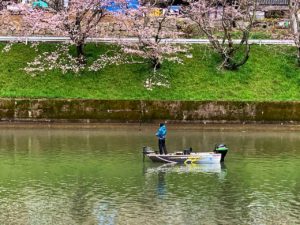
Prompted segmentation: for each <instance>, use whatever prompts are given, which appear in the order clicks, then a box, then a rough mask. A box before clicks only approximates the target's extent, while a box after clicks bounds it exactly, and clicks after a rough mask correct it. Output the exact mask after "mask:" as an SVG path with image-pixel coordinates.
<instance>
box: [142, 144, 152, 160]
mask: <svg viewBox="0 0 300 225" xmlns="http://www.w3.org/2000/svg"><path fill="white" fill-rule="evenodd" d="M151 153H155V152H154V151H153V150H152V148H151V147H149V146H144V147H143V162H144V161H145V155H148V154H151Z"/></svg>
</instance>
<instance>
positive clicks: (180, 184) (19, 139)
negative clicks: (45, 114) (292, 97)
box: [0, 127, 300, 225]
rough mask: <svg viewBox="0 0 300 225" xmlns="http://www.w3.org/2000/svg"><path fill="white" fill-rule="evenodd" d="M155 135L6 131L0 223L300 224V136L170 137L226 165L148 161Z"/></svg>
mask: <svg viewBox="0 0 300 225" xmlns="http://www.w3.org/2000/svg"><path fill="white" fill-rule="evenodd" d="M154 132H155V127H153V128H151V127H149V128H143V129H142V130H141V131H138V130H136V129H132V128H126V127H124V128H118V129H116V128H107V129H87V130H84V129H0V224H1V225H6V224H22V225H27V224H34V225H42V224H55V225H59V224H64V225H66V224H86V225H92V224H105V225H106V224H130V225H131V224H143V225H145V224H172V225H173V224H209V225H210V224H259V225H260V224H300V214H299V211H300V132H296V131H276V132H274V131H265V132H262V131H247V132H233V131H230V132H229V131H226V132H225V131H223V132H222V131H208V130H207V131H203V130H198V131H197V130H194V131H186V130H181V131H180V130H178V129H176V130H175V128H173V129H172V128H170V129H169V134H168V139H167V147H168V150H169V151H172V150H173V151H175V150H179V149H183V148H186V147H190V146H192V147H193V149H194V150H201V151H208V150H211V149H212V148H213V146H214V145H215V144H216V143H226V144H227V145H228V146H229V148H230V152H229V153H228V156H227V158H226V160H225V165H222V166H221V165H212V166H205V165H203V166H202V165H198V166H193V165H190V166H163V165H162V164H154V163H151V162H150V161H148V160H146V162H145V163H143V162H142V155H141V154H140V151H141V149H142V146H144V145H148V146H152V147H155V146H156V139H155V137H154Z"/></svg>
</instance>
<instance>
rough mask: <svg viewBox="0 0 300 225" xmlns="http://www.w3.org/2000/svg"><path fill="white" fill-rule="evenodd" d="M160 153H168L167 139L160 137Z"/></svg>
mask: <svg viewBox="0 0 300 225" xmlns="http://www.w3.org/2000/svg"><path fill="white" fill-rule="evenodd" d="M158 148H159V154H161V155H162V154H168V152H167V148H166V139H158Z"/></svg>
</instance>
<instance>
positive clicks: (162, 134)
mask: <svg viewBox="0 0 300 225" xmlns="http://www.w3.org/2000/svg"><path fill="white" fill-rule="evenodd" d="M155 135H156V136H157V137H158V148H159V154H161V155H162V154H168V152H167V148H166V135H167V128H166V125H165V124H164V123H160V124H159V129H158V130H157V132H156V134H155Z"/></svg>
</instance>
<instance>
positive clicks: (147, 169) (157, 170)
mask: <svg viewBox="0 0 300 225" xmlns="http://www.w3.org/2000/svg"><path fill="white" fill-rule="evenodd" d="M226 175H227V168H226V166H225V164H224V163H218V164H188V165H185V164H183V165H182V164H163V165H160V166H157V165H151V166H150V165H145V164H144V176H145V178H146V179H145V182H146V184H145V186H146V187H147V189H148V188H150V187H151V186H152V185H153V184H155V187H154V186H152V187H153V188H154V190H155V192H156V195H157V197H158V198H159V199H165V198H166V196H167V194H168V192H169V188H170V186H174V183H173V182H174V181H176V180H177V181H178V180H180V181H181V182H183V183H186V182H188V181H191V180H194V181H196V182H198V181H200V182H205V181H204V180H206V181H208V182H209V180H210V181H212V182H216V181H218V182H221V183H223V181H225V180H226ZM170 178H171V179H170ZM174 178H175V179H174ZM150 192H151V191H150ZM147 193H148V194H149V192H147Z"/></svg>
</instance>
